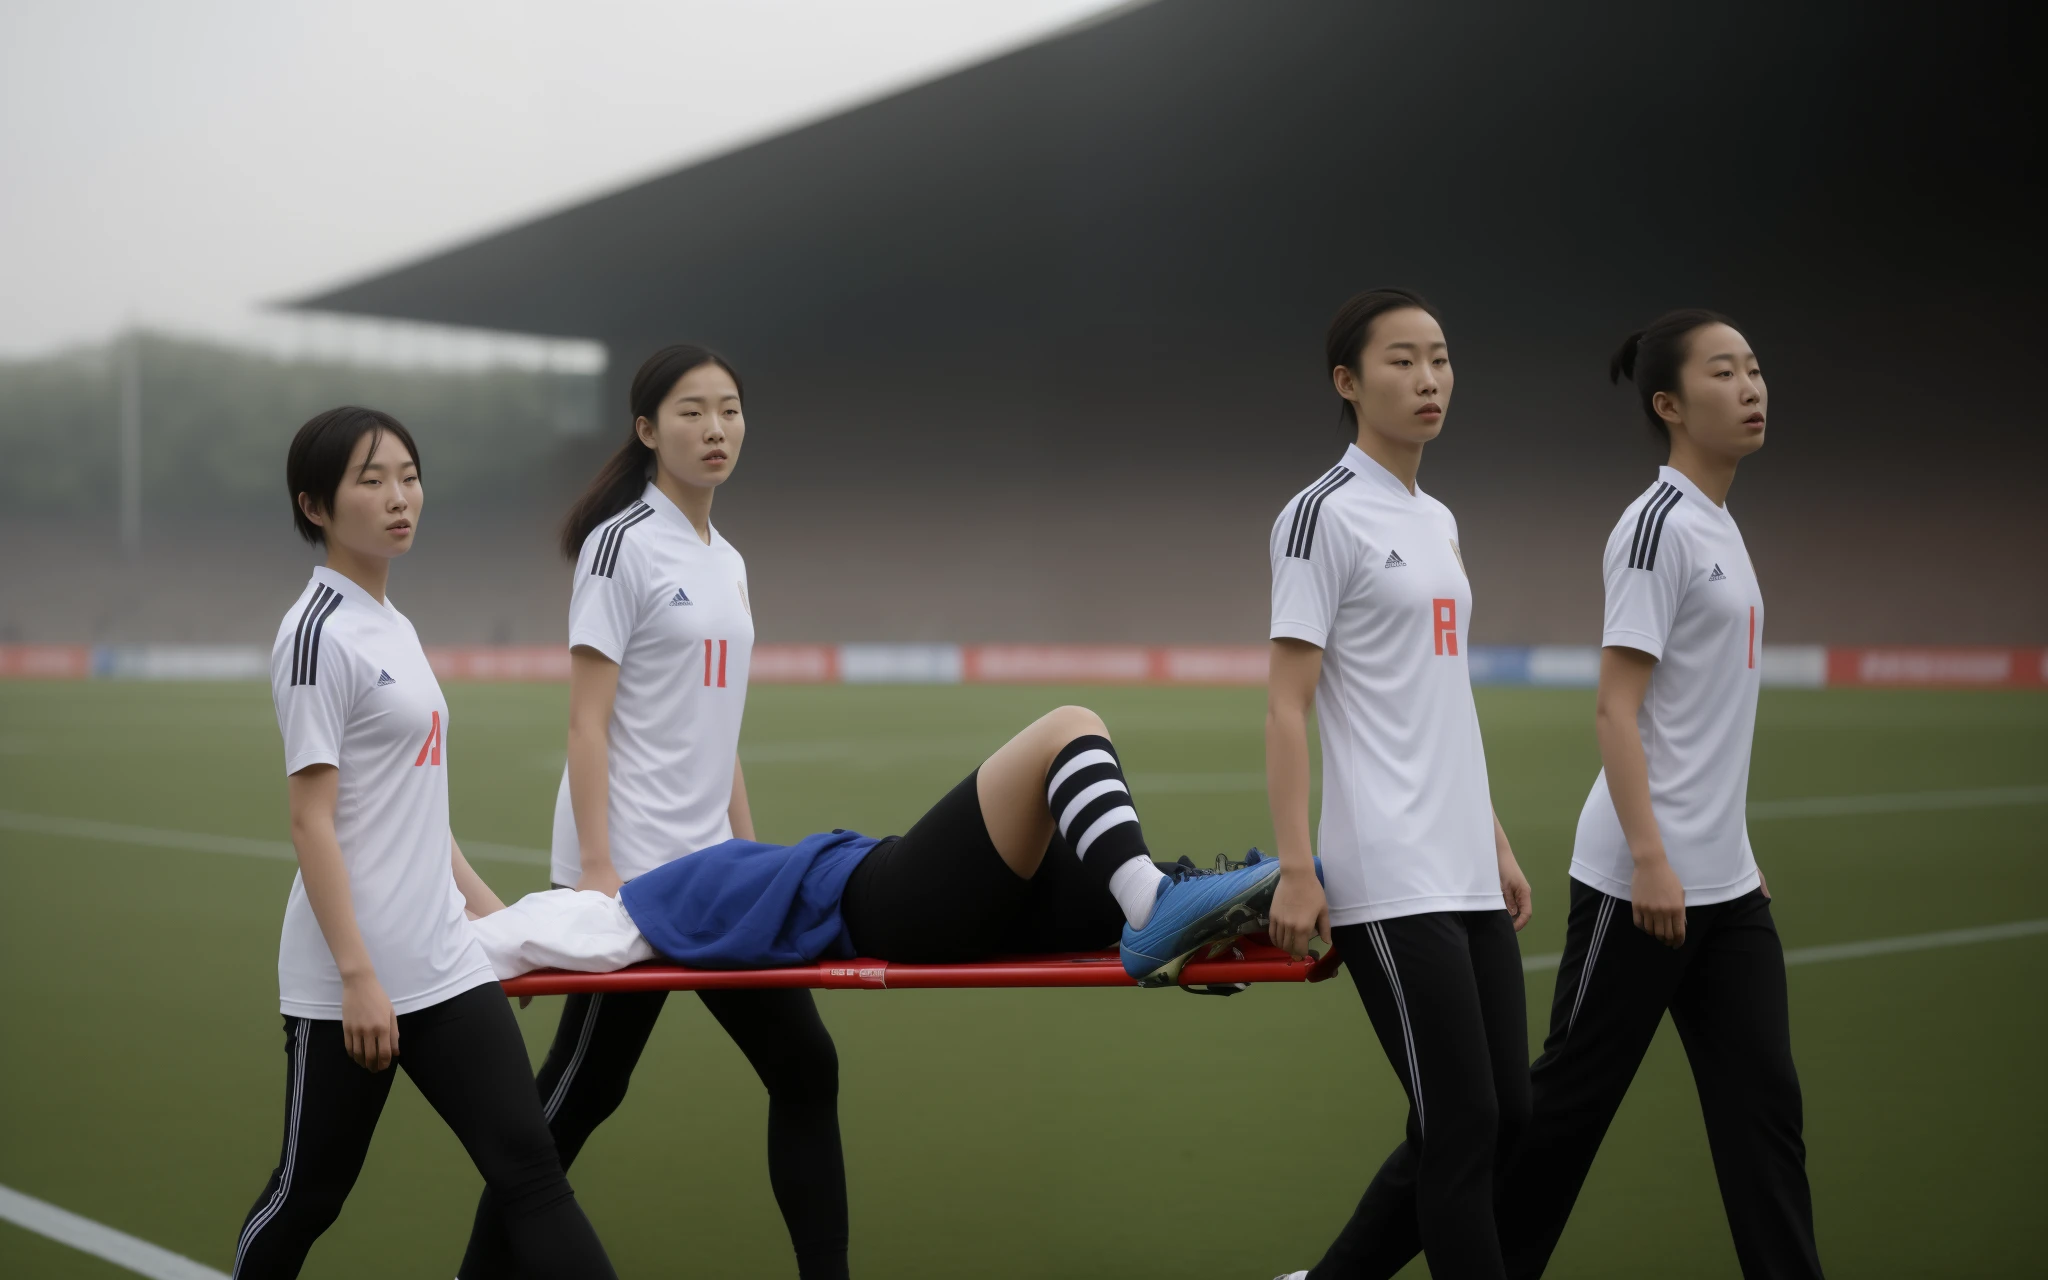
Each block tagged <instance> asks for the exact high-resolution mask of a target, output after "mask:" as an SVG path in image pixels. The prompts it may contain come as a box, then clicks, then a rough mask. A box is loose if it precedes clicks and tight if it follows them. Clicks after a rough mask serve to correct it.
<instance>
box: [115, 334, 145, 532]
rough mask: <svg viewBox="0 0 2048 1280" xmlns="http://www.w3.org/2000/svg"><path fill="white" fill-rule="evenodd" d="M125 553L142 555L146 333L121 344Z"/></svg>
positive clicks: (122, 518) (122, 502)
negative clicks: (143, 367) (143, 414)
mask: <svg viewBox="0 0 2048 1280" xmlns="http://www.w3.org/2000/svg"><path fill="white" fill-rule="evenodd" d="M120 363H121V550H122V552H123V553H124V554H125V555H126V556H127V557H128V559H129V560H131V561H132V560H136V559H139V558H140V557H141V555H142V330H140V329H130V330H129V331H128V334H127V336H126V338H125V339H124V340H123V341H122V343H121V361H120Z"/></svg>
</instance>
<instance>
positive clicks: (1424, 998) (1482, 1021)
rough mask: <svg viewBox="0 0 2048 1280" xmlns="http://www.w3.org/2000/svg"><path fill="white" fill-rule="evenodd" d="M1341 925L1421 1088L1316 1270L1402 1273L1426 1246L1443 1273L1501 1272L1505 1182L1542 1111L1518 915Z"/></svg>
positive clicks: (1396, 1049)
mask: <svg viewBox="0 0 2048 1280" xmlns="http://www.w3.org/2000/svg"><path fill="white" fill-rule="evenodd" d="M1332 932H1334V933H1335V935H1336V938H1335V941H1336V944H1337V948H1338V950H1339V951H1340V952H1342V953H1343V956H1344V967H1345V968H1346V969H1348V970H1350V973H1351V979H1352V981H1353V982H1354V983H1356V984H1357V986H1358V994H1359V997H1360V999H1362V1000H1363V1001H1364V1002H1365V1011H1366V1014H1367V1015H1368V1016H1369V1017H1371V1019H1372V1025H1373V1030H1374V1031H1375V1032H1377V1033H1378V1035H1379V1040H1380V1046H1381V1048H1383V1049H1384V1050H1385V1051H1386V1054H1387V1059H1388V1061H1390V1062H1392V1063H1393V1065H1394V1074H1395V1075H1397V1076H1399V1077H1400V1079H1401V1087H1402V1088H1403V1089H1405V1090H1406V1091H1407V1093H1408V1136H1407V1138H1406V1140H1405V1141H1403V1142H1402V1143H1401V1144H1400V1145H1399V1146H1397V1147H1395V1148H1394V1152H1393V1154H1392V1155H1390V1156H1388V1157H1387V1159H1386V1162H1385V1163H1384V1164H1382V1165H1381V1166H1380V1170H1379V1172H1378V1173H1377V1174H1375V1175H1374V1176H1373V1180H1372V1183H1371V1185H1369V1186H1368V1187H1367V1188H1366V1190H1365V1195H1364V1197H1363V1198H1361V1199H1360V1200H1359V1202H1358V1209H1357V1211H1356V1212H1354V1213H1353V1214H1352V1216H1351V1220H1350V1222H1348V1223H1346V1224H1345V1226H1344V1230H1343V1231H1342V1232H1341V1233H1340V1234H1339V1235H1338V1237H1337V1240H1336V1243H1334V1244H1332V1245H1331V1246H1330V1251H1329V1252H1328V1253H1326V1254H1324V1255H1323V1260H1322V1261H1321V1262H1319V1263H1317V1264H1316V1266H1315V1269H1314V1270H1313V1271H1311V1272H1310V1273H1309V1275H1310V1277H1311V1280H1360V1278H1362V1277H1385V1276H1391V1275H1393V1274H1394V1273H1395V1272H1397V1271H1399V1270H1400V1269H1401V1268H1402V1267H1403V1266H1404V1265H1406V1264H1407V1262H1408V1260H1409V1259H1411V1258H1413V1257H1414V1256H1415V1254H1416V1253H1417V1252H1418V1251H1420V1252H1422V1253H1423V1254H1425V1255H1426V1256H1427V1257H1428V1259H1429V1270H1430V1274H1431V1275H1433V1276H1436V1277H1437V1278H1438V1280H1464V1278H1465V1277H1484V1278H1486V1280H1495V1278H1497V1277H1500V1276H1502V1275H1503V1274H1504V1272H1503V1269H1502V1264H1501V1249H1500V1240H1499V1237H1498V1235H1497V1234H1496V1231H1495V1226H1494V1213H1493V1201H1494V1192H1495V1182H1496V1180H1497V1179H1498V1178H1499V1176H1500V1174H1501V1171H1502V1168H1503V1166H1504V1165H1505V1162H1506V1156H1507V1155H1508V1154H1509V1153H1510V1152H1512V1151H1513V1149H1514V1146H1515V1143H1516V1141H1517V1140H1518V1139H1519V1137H1520V1135H1521V1131H1522V1125H1523V1123H1524V1122H1525V1121H1526V1120H1527V1118H1528V1115H1529V1030H1528V1013H1527V1007H1526V999H1525V996H1524V993H1523V987H1522V956H1521V950H1520V948H1519V947H1518V946H1517V945H1516V942H1515V929H1514V924H1513V922H1512V921H1511V920H1510V918H1509V916H1508V913H1507V912H1506V911H1504V910H1503V911H1460V912H1450V911H1440V912H1430V913H1426V914H1423V915H1414V916H1400V917H1397V918H1395V919H1392V920H1382V921H1377V922H1375V923H1372V924H1354V925H1341V926H1339V927H1338V928H1336V929H1335V930H1333V931H1332Z"/></svg>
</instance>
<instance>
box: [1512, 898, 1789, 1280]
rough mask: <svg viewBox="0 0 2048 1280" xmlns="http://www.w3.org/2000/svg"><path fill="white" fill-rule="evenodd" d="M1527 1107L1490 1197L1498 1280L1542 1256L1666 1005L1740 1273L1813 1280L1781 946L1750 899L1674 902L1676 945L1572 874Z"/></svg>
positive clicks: (1535, 1270)
mask: <svg viewBox="0 0 2048 1280" xmlns="http://www.w3.org/2000/svg"><path fill="white" fill-rule="evenodd" d="M1571 895H1572V896H1571V916H1570V920H1569V923H1568V925H1567V927H1566V933H1565V944H1564V959H1563V962H1562V963H1561V964H1560V965H1559V966H1558V971H1557V988H1556V995H1555V996H1554V998H1553V999H1552V1001H1551V1007H1550V1034H1549V1037H1548V1038H1547V1039H1546V1040H1545V1042H1544V1045H1543V1056H1542V1057H1540V1058H1538V1059H1537V1060H1536V1064H1535V1066H1534V1067H1532V1068H1531V1069H1530V1080H1531V1088H1532V1095H1533V1099H1534V1105H1533V1113H1532V1115H1531V1118H1530V1121H1529V1128H1528V1133H1527V1135H1526V1136H1525V1138H1524V1139H1523V1142H1522V1145H1521V1149H1520V1150H1519V1151H1518V1152H1517V1153H1516V1154H1515V1158H1514V1161H1513V1163H1512V1166H1511V1167H1510V1168H1509V1170H1508V1173H1507V1177H1506V1179H1505V1182H1504V1185H1503V1191H1502V1195H1501V1203H1500V1222H1501V1238H1502V1243H1503V1244H1504V1246H1505V1254H1506V1257H1507V1263H1508V1274H1509V1275H1510V1276H1512V1277H1515V1278H1516V1280H1535V1277H1538V1276H1541V1275H1542V1274H1543V1271H1544V1268H1545V1267H1547V1266H1548V1265H1549V1263H1550V1255H1551V1252H1552V1251H1553V1250H1554V1249H1556V1247H1557V1243H1558V1240H1559V1238H1560V1237H1561V1236H1562V1235H1563V1234H1564V1229H1565V1222H1566V1220H1567V1219H1569V1218H1570V1216H1571V1212H1572V1207H1573V1205H1574V1204H1576V1203H1577V1201H1578V1197H1579V1189H1580V1188H1581V1187H1582V1186H1584V1185H1585V1181H1586V1175H1587V1172H1588V1171H1589V1170H1591V1168H1592V1167H1593V1157H1594V1156H1595V1155H1596V1154H1597V1153H1598V1152H1599V1150H1600V1142H1601V1139H1602V1138H1604V1137H1606V1135H1607V1127H1608V1125H1609V1124H1610V1123H1611V1122H1612V1121H1613V1119H1614V1115H1615V1112H1616V1111H1617V1110H1618V1109H1619V1108H1620V1106H1621V1100H1622V1098H1623V1097H1625V1096H1626V1095H1627V1093H1628V1088H1629V1085H1630V1083H1631V1082H1633V1081H1634V1079H1635V1075H1636V1069H1637V1067H1639V1066H1640V1065H1641V1064H1642V1061H1643V1055H1644V1054H1645V1053H1647V1052H1648V1051H1649V1048H1650V1042H1651V1040H1653V1039H1654V1038H1655V1037H1656V1034H1657V1027H1658V1025H1659V1024H1660V1023H1662V1022H1663V1020H1664V1013H1665V1011H1666V1010H1667V1009H1668V1010H1670V1013H1671V1020H1672V1022H1673V1023H1675V1024H1676V1025H1677V1028H1678V1034H1679V1038H1680V1039H1681V1040H1682V1041H1683V1042H1684V1044H1685V1053H1686V1057H1687V1059H1688V1060H1689V1061H1690V1062H1691V1064H1692V1075H1693V1081H1694V1083H1695V1084H1696V1085H1697V1086H1698V1088H1699V1094H1700V1110H1701V1112H1702V1114H1703V1116H1704V1117H1705V1120H1706V1125H1707V1141H1708V1144H1709V1146H1710V1147H1711V1149H1712V1151H1713V1156H1714V1172H1715V1174H1716V1176H1717V1177H1718V1178H1719V1181H1720V1185H1721V1201H1722V1204H1723V1206H1724V1207H1725V1208H1726V1210H1727V1213H1728V1226H1729V1230H1730V1232H1731V1233H1732V1234H1733V1236H1734V1238H1735V1257H1736V1261H1737V1264H1738V1265H1739V1266H1740V1267H1741V1268H1742V1274H1743V1275H1744V1276H1745V1277H1751V1278H1752V1280H1766V1278H1769V1280H1780V1278H1784V1280H1818V1277H1819V1276H1820V1275H1821V1266H1820V1252H1819V1249H1818V1248H1817V1246H1816V1245H1815V1242H1814V1230H1813V1195H1812V1192H1811V1191H1810V1189H1809V1187H1808V1184H1807V1179H1806V1144H1805V1141H1804V1139H1803V1137H1802V1136H1801V1130H1802V1113H1803V1108H1802V1103H1801V1099H1800V1092H1799V1073H1798V1071H1797V1070H1796V1069H1795V1068H1794V1066H1793V1064H1792V1029H1791V1013H1790V1009H1789V1006H1788V1004H1787V994H1786V988H1785V953H1784V949H1783V947H1782V945H1781V944H1780V942H1779V940H1778V927H1777V924H1776V923H1775V922H1774V921H1773V920H1772V918H1771V904H1770V899H1768V898H1766V897H1764V895H1763V893H1762V892H1761V891H1758V890H1752V891H1750V892H1749V893H1746V894H1744V895H1743V896H1741V897H1739V898H1735V899H1733V900H1731V901H1728V902H1716V903H1712V904H1709V905H1706V906H1697V907H1689V908H1687V909H1686V913H1685V945H1684V946H1682V947H1679V948H1677V949H1675V950H1674V949H1673V948H1671V947H1667V946H1665V945H1664V944H1663V943H1661V942H1659V941H1657V940H1656V939H1655V938H1652V937H1651V936H1650V935H1649V934H1647V933H1644V932H1643V931H1642V930H1640V929H1638V928H1636V927H1635V924H1634V923H1633V921H1632V919H1631V907H1630V905H1629V903H1628V901H1627V900H1626V899H1622V898H1616V897H1612V896H1610V895H1608V894H1605V893H1602V892H1601V891H1599V890H1598V889H1595V888H1593V887H1592V886H1590V885H1586V884H1582V883H1580V882H1579V881H1577V880H1574V881H1572V885H1571Z"/></svg>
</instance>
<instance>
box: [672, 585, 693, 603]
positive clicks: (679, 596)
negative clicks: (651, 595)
mask: <svg viewBox="0 0 2048 1280" xmlns="http://www.w3.org/2000/svg"><path fill="white" fill-rule="evenodd" d="M668 602H669V603H670V604H689V603H691V600H690V597H688V596H686V595H684V594H683V589H682V588H681V587H677V588H676V593H675V594H674V595H672V596H670V597H669V598H668Z"/></svg>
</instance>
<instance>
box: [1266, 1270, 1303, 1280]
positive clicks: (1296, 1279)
mask: <svg viewBox="0 0 2048 1280" xmlns="http://www.w3.org/2000/svg"><path fill="white" fill-rule="evenodd" d="M1273 1280H1308V1272H1306V1271H1290V1272H1288V1273H1287V1274H1286V1275H1284V1276H1274V1277H1273Z"/></svg>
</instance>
